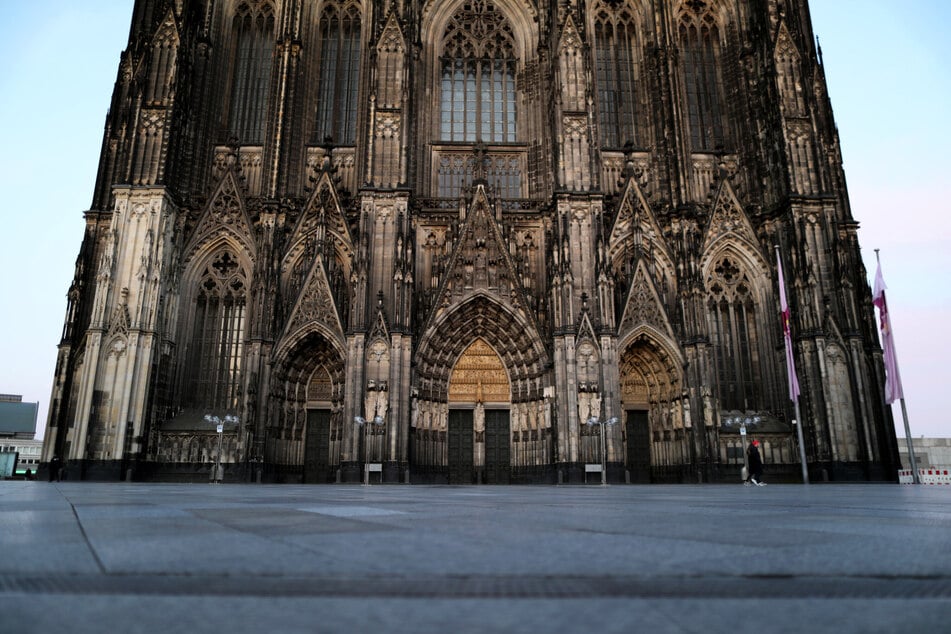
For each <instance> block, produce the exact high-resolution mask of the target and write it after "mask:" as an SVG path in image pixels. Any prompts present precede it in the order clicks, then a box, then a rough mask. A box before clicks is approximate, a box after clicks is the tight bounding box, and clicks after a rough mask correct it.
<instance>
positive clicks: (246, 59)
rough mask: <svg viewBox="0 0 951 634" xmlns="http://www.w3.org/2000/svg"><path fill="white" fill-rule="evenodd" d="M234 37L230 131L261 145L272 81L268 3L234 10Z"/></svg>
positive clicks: (271, 24) (244, 141)
mask: <svg viewBox="0 0 951 634" xmlns="http://www.w3.org/2000/svg"><path fill="white" fill-rule="evenodd" d="M234 34H235V46H234V60H233V65H232V68H233V69H234V74H233V75H232V78H231V104H230V111H229V116H228V129H229V130H230V131H231V134H233V135H234V136H236V137H237V138H238V141H239V142H240V143H242V144H251V145H254V144H259V143H262V142H263V141H264V122H265V116H266V115H267V96H268V86H269V84H270V82H271V61H272V57H273V54H274V8H273V7H272V6H271V4H270V3H269V2H260V1H256V2H242V3H241V4H239V5H238V8H237V10H236V11H235V16H234Z"/></svg>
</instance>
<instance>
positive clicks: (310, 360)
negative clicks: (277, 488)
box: [265, 331, 344, 483]
mask: <svg viewBox="0 0 951 634" xmlns="http://www.w3.org/2000/svg"><path fill="white" fill-rule="evenodd" d="M343 386H344V360H343V356H342V355H341V354H340V351H339V350H338V348H337V347H336V346H335V345H334V344H333V342H331V341H330V340H329V339H327V338H326V337H325V336H323V335H322V334H320V333H319V332H316V331H313V332H310V333H308V334H306V335H304V336H302V337H300V338H299V339H298V341H297V342H296V343H295V344H294V345H293V347H292V348H290V349H288V350H287V352H286V354H283V355H281V356H280V358H278V359H277V360H276V362H275V364H274V372H273V374H272V375H271V389H270V393H269V394H268V395H267V399H268V400H267V403H268V412H269V415H268V416H267V417H266V420H267V421H268V428H267V433H266V447H265V453H266V462H267V464H268V465H269V466H270V468H271V469H273V471H274V472H273V473H272V474H270V476H271V477H272V478H273V479H275V480H276V481H278V482H283V481H288V482H300V481H304V482H309V483H320V482H330V481H332V479H333V474H334V472H335V469H336V467H338V466H339V465H340V462H341V450H342V449H343V440H344V434H343V431H344V430H343V424H342V423H343V421H342V419H341V411H342V408H343Z"/></svg>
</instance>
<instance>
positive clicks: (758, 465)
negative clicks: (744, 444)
mask: <svg viewBox="0 0 951 634" xmlns="http://www.w3.org/2000/svg"><path fill="white" fill-rule="evenodd" d="M746 454H747V457H748V458H749V463H750V482H752V483H753V484H755V485H756V486H758V487H761V486H766V483H765V482H763V459H762V458H761V457H760V455H759V441H758V440H754V441H753V442H751V443H750V448H749V449H748V450H747V451H746Z"/></svg>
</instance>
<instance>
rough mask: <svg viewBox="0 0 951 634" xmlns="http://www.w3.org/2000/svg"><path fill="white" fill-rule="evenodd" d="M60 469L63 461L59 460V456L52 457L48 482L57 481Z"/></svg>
mask: <svg viewBox="0 0 951 634" xmlns="http://www.w3.org/2000/svg"><path fill="white" fill-rule="evenodd" d="M62 469H63V461H62V460H60V459H59V456H53V459H52V460H50V482H53V481H58V480H59V478H60V471H61V470H62Z"/></svg>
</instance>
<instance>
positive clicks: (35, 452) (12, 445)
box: [0, 394, 43, 476]
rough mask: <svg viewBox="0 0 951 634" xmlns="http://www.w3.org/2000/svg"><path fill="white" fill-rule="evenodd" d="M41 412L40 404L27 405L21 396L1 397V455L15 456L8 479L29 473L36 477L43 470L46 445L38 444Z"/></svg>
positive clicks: (39, 441) (40, 442) (41, 442)
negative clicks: (37, 431)
mask: <svg viewBox="0 0 951 634" xmlns="http://www.w3.org/2000/svg"><path fill="white" fill-rule="evenodd" d="M38 410H39V403H24V402H23V397H22V396H20V395H19V394H0V453H4V454H14V455H15V456H16V459H15V460H14V461H12V462H11V466H12V469H11V472H10V473H9V474H6V475H17V476H24V475H26V471H27V469H29V470H30V473H31V474H35V473H36V470H37V469H38V468H39V466H40V457H41V455H42V447H43V441H42V440H35V438H36V416H37V411H38ZM14 462H15V464H13V463H14Z"/></svg>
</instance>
